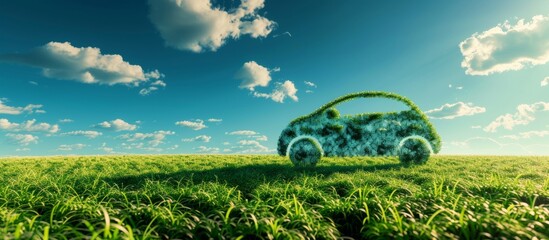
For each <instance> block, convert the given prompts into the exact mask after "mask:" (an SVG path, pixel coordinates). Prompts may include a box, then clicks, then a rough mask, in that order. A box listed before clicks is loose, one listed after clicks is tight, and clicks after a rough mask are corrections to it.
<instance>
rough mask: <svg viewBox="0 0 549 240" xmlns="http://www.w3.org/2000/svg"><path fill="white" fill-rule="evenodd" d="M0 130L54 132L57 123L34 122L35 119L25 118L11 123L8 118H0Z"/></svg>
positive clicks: (57, 129) (57, 128)
mask: <svg viewBox="0 0 549 240" xmlns="http://www.w3.org/2000/svg"><path fill="white" fill-rule="evenodd" d="M0 130H6V131H12V132H47V133H56V132H58V131H59V125H57V124H54V125H51V124H49V123H36V119H32V120H27V121H25V122H22V123H12V122H10V121H9V120H8V119H5V118H0Z"/></svg>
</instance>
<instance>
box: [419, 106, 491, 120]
mask: <svg viewBox="0 0 549 240" xmlns="http://www.w3.org/2000/svg"><path fill="white" fill-rule="evenodd" d="M483 112H486V108H483V107H478V106H474V105H473V104H472V103H464V102H457V103H447V104H444V105H442V106H441V107H439V108H435V109H432V110H429V111H426V112H425V114H427V115H428V116H429V117H431V118H435V119H454V118H457V117H463V116H472V115H475V114H479V113H483Z"/></svg>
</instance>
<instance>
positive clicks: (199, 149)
mask: <svg viewBox="0 0 549 240" xmlns="http://www.w3.org/2000/svg"><path fill="white" fill-rule="evenodd" d="M194 149H195V150H197V152H199V153H219V151H220V149H219V148H216V147H206V146H199V147H197V148H194Z"/></svg>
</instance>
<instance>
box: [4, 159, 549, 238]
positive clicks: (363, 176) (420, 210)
mask: <svg viewBox="0 0 549 240" xmlns="http://www.w3.org/2000/svg"><path fill="white" fill-rule="evenodd" d="M548 204H549V157H481V156H435V157H432V158H431V159H430V160H429V162H428V163H427V164H425V165H421V166H410V167H405V166H402V165H400V164H399V162H398V160H397V159H396V158H368V157H355V158H324V159H322V160H321V163H320V164H319V165H318V166H317V167H316V168H314V169H295V168H294V167H293V166H292V165H291V163H290V161H289V160H288V159H286V158H282V157H278V156H247V155H244V156H231V155H228V156H225V155H183V156H181V155H178V156H90V157H43V158H41V157H36V158H18V159H0V236H1V237H0V239H2V238H3V239H42V238H44V239H47V238H49V239H70V238H76V239H82V238H91V239H174V238H179V239H187V238H200V239H204V238H214V239H223V238H226V239H234V238H242V239H255V238H258V237H259V238H264V239H271V238H274V239H287V238H295V239H309V238H317V239H336V238H355V239H360V238H372V239H377V238H379V239H387V238H420V239H431V238H462V239H477V238H488V237H494V238H503V237H508V238H512V237H518V238H521V239H526V238H527V239H532V238H536V237H537V238H539V239H547V238H549V208H548V206H549V205H548Z"/></svg>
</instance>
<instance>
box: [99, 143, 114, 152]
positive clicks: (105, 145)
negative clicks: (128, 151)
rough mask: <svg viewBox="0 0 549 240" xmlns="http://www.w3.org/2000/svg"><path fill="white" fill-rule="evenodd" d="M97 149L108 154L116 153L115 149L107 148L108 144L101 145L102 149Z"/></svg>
mask: <svg viewBox="0 0 549 240" xmlns="http://www.w3.org/2000/svg"><path fill="white" fill-rule="evenodd" d="M97 149H98V150H102V151H104V152H106V153H114V148H112V147H109V146H107V143H103V144H101V147H99V148H97Z"/></svg>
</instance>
